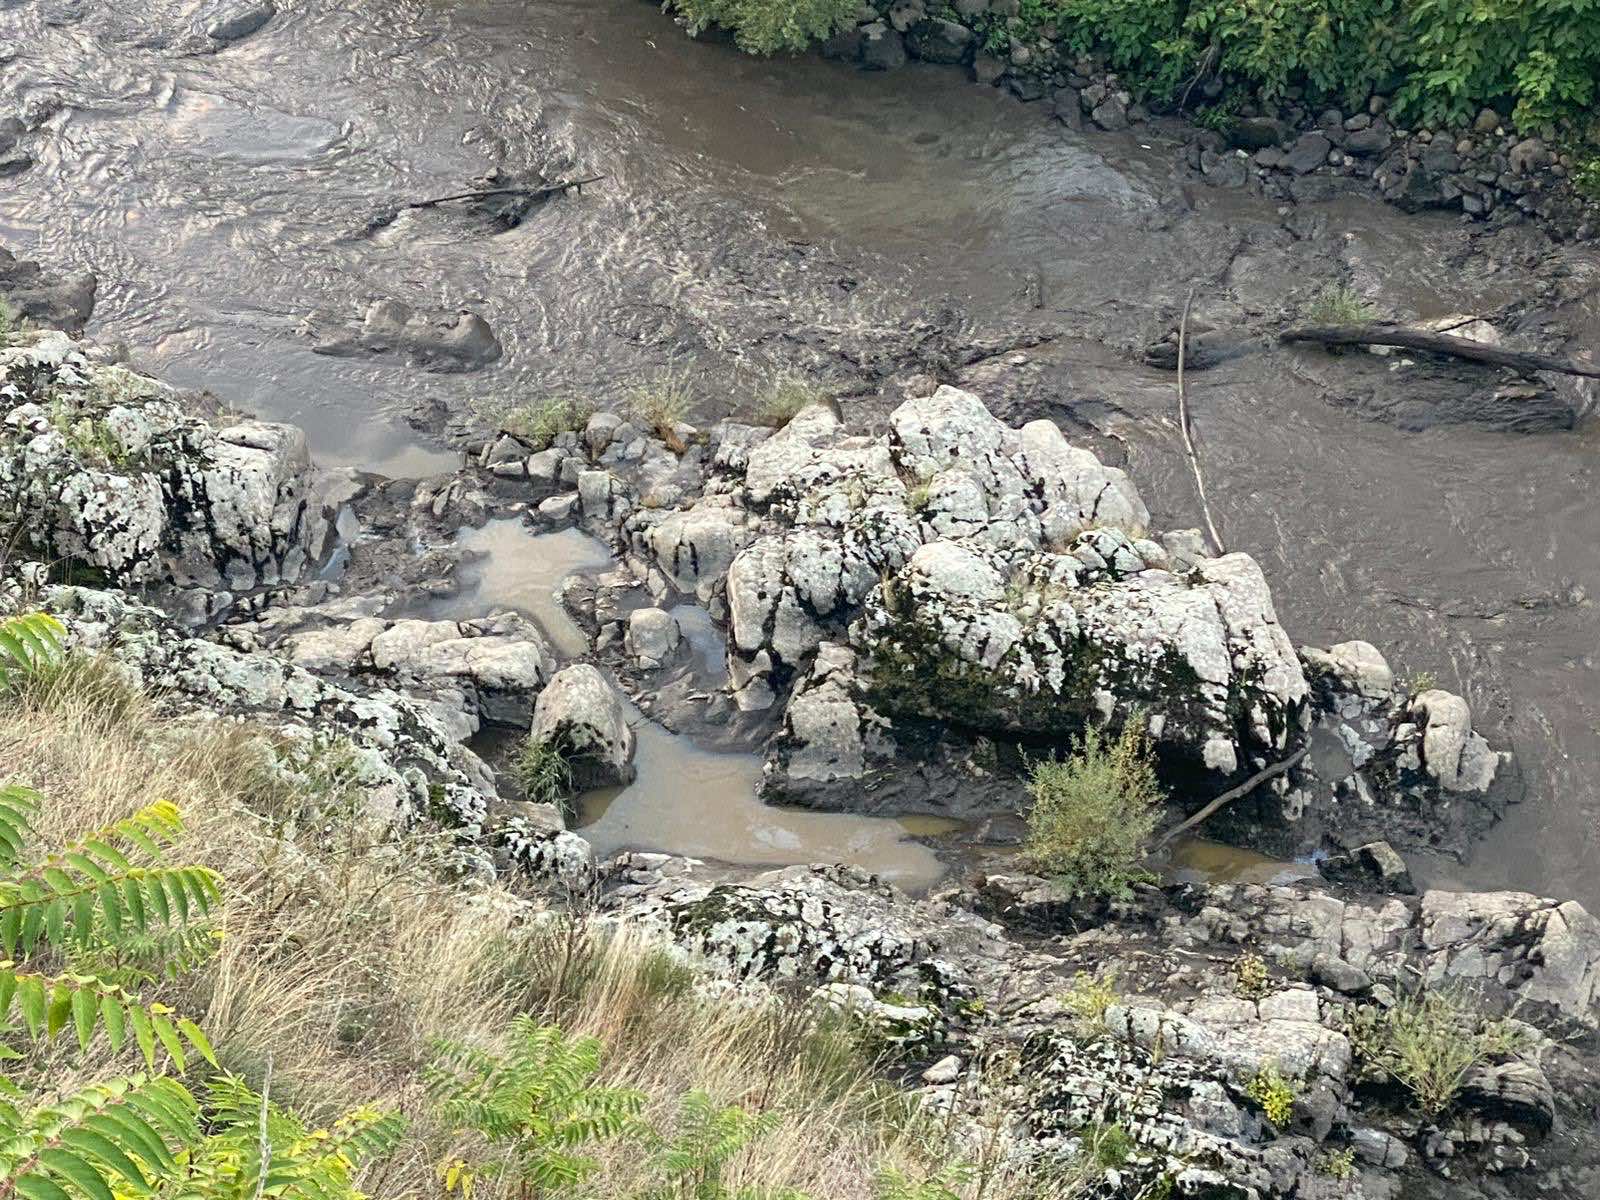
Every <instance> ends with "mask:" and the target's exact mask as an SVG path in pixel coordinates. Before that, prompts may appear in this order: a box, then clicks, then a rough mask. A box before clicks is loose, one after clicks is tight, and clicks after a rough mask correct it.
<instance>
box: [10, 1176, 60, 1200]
mask: <svg viewBox="0 0 1600 1200" xmlns="http://www.w3.org/2000/svg"><path fill="white" fill-rule="evenodd" d="M17 1192H18V1194H19V1195H22V1196H26V1197H27V1200H72V1197H71V1196H69V1195H68V1194H67V1193H66V1192H64V1191H63V1190H62V1189H61V1187H60V1186H59V1185H57V1184H55V1183H52V1182H51V1181H50V1180H49V1179H46V1178H45V1177H44V1176H43V1175H23V1176H20V1177H18V1179H17Z"/></svg>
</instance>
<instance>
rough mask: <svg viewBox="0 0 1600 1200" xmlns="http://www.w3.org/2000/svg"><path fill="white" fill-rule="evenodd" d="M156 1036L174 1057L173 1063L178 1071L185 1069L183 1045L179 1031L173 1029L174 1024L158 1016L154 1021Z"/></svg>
mask: <svg viewBox="0 0 1600 1200" xmlns="http://www.w3.org/2000/svg"><path fill="white" fill-rule="evenodd" d="M153 1024H154V1025H155V1030H156V1036H157V1037H158V1038H160V1039H161V1044H162V1045H163V1046H165V1047H166V1048H167V1053H168V1054H170V1055H171V1056H172V1061H173V1062H174V1063H176V1064H177V1067H178V1070H180V1071H182V1070H183V1067H184V1057H183V1043H182V1042H181V1041H179V1040H178V1031H177V1030H176V1029H174V1028H173V1027H172V1022H171V1021H169V1020H167V1019H166V1018H165V1017H163V1016H159V1015H158V1016H156V1017H155V1018H154V1020H153Z"/></svg>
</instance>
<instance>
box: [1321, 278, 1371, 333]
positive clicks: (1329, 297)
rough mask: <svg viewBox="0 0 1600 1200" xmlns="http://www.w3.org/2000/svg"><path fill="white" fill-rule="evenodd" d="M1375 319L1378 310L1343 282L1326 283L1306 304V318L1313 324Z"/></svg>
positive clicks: (1361, 321) (1351, 323) (1357, 323)
mask: <svg viewBox="0 0 1600 1200" xmlns="http://www.w3.org/2000/svg"><path fill="white" fill-rule="evenodd" d="M1377 319H1378V310H1377V309H1375V308H1373V307H1372V305H1370V304H1368V303H1367V302H1366V300H1364V299H1362V297H1361V293H1360V292H1358V291H1356V290H1355V288H1353V287H1351V286H1349V285H1348V284H1344V283H1330V284H1328V285H1327V286H1326V287H1324V288H1323V289H1322V290H1321V291H1320V292H1318V293H1317V294H1316V295H1315V296H1313V297H1312V298H1311V301H1310V303H1308V304H1307V305H1306V320H1308V321H1310V322H1311V323H1312V324H1314V325H1365V324H1366V323H1367V322H1369V321H1375V320H1377Z"/></svg>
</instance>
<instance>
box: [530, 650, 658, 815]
mask: <svg viewBox="0 0 1600 1200" xmlns="http://www.w3.org/2000/svg"><path fill="white" fill-rule="evenodd" d="M528 736H529V738H530V739H532V740H533V741H535V742H548V743H551V744H553V745H555V746H557V747H558V748H559V749H560V750H561V752H562V754H563V755H565V756H566V758H567V760H568V762H569V764H570V766H571V768H572V782H573V786H574V787H577V788H579V789H584V788H594V787H607V786H610V785H612V784H622V783H631V782H632V781H633V777H634V768H633V750H634V736H633V728H632V726H630V725H629V724H628V711H627V709H626V708H625V707H624V705H623V702H622V697H621V696H620V695H619V694H618V692H617V690H616V688H614V687H612V686H611V683H610V681H609V680H608V679H606V677H605V676H604V675H603V674H601V673H600V670H599V669H598V668H597V667H594V666H592V665H590V664H589V663H574V664H573V665H572V666H570V667H564V668H562V669H561V670H560V671H557V672H556V674H555V676H554V677H553V678H552V679H551V680H550V682H549V684H548V685H547V686H546V687H545V689H544V691H542V692H541V693H539V700H538V703H537V704H535V705H534V709H533V726H532V728H531V729H530V730H529V733H528Z"/></svg>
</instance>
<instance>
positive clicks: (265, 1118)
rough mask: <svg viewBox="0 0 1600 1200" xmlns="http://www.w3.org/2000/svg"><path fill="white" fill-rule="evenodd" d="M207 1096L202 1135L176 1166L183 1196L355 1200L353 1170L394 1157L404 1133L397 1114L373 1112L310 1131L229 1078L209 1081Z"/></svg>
mask: <svg viewBox="0 0 1600 1200" xmlns="http://www.w3.org/2000/svg"><path fill="white" fill-rule="evenodd" d="M207 1092H208V1094H207V1102H206V1105H205V1118H206V1125H207V1130H208V1133H207V1136H206V1137H205V1138H204V1140H202V1141H200V1142H199V1143H198V1144H196V1145H195V1146H194V1147H193V1148H192V1149H191V1150H190V1152H189V1153H188V1154H187V1155H185V1156H184V1158H183V1161H182V1162H181V1164H180V1166H181V1170H182V1185H181V1190H182V1192H183V1193H184V1194H185V1195H186V1196H189V1195H192V1196H196V1197H205V1198H210V1197H218V1198H220V1197H229V1198H237V1200H252V1198H254V1197H257V1196H273V1197H300V1198H303V1200H339V1198H342V1197H357V1196H359V1193H358V1192H357V1191H356V1189H355V1185H354V1178H353V1177H354V1172H355V1170H356V1168H357V1167H359V1166H360V1165H361V1164H362V1163H364V1162H365V1161H367V1160H368V1159H372V1158H380V1157H383V1156H384V1155H387V1154H389V1153H390V1152H392V1151H393V1150H394V1148H395V1147H396V1146H397V1145H398V1144H399V1141H400V1137H401V1134H402V1133H403V1132H404V1130H405V1123H404V1122H403V1121H402V1120H401V1118H400V1117H399V1116H397V1115H395V1114H393V1113H384V1112H380V1111H378V1110H377V1109H373V1108H358V1109H356V1110H354V1111H353V1112H350V1113H346V1114H345V1115H344V1116H342V1117H340V1118H339V1119H338V1120H337V1121H336V1122H335V1123H334V1124H333V1126H332V1127H331V1128H329V1129H311V1128H309V1127H307V1125H306V1124H305V1122H303V1121H302V1120H301V1119H300V1118H299V1117H297V1116H296V1115H295V1114H294V1113H292V1112H289V1111H288V1110H287V1109H284V1108H280V1107H279V1106H278V1105H276V1104H272V1103H270V1102H269V1101H268V1099H267V1098H266V1097H265V1096H261V1095H257V1094H256V1093H255V1092H253V1091H251V1089H250V1088H249V1087H247V1086H246V1085H245V1084H244V1082H243V1081H242V1080H240V1079H238V1078H237V1077H235V1076H232V1075H223V1076H220V1077H218V1078H216V1079H214V1080H212V1082H211V1084H210V1086H209V1088H208V1089H207Z"/></svg>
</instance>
